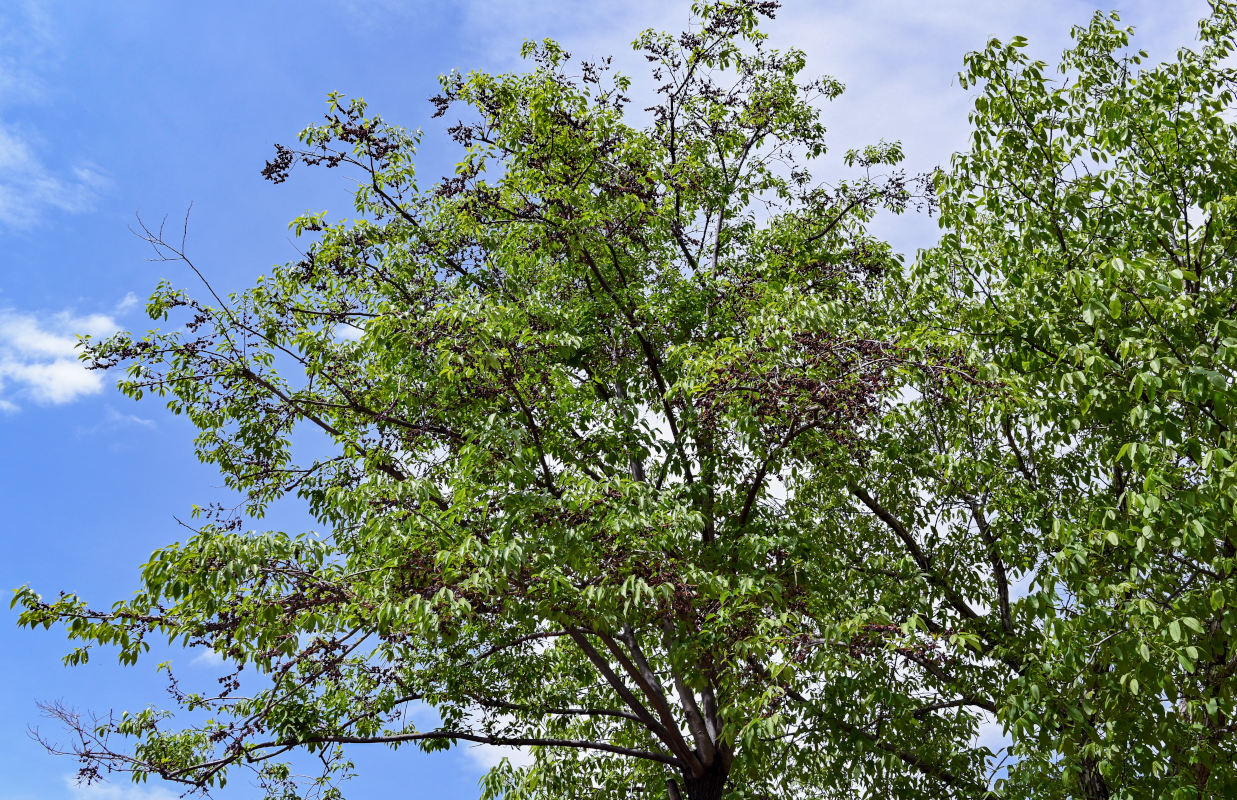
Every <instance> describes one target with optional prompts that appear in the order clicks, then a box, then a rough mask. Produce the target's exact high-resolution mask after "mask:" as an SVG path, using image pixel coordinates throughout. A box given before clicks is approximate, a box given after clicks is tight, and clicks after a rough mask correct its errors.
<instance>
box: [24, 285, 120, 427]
mask: <svg viewBox="0 0 1237 800" xmlns="http://www.w3.org/2000/svg"><path fill="white" fill-rule="evenodd" d="M118 327H119V326H117V324H116V322H115V320H114V319H112V317H110V316H108V315H106V314H88V315H85V316H78V315H76V314H74V313H73V312H71V311H61V312H58V313H55V314H48V315H44V316H36V315H33V314H26V313H20V312H17V311H13V310H11V309H0V410H3V411H9V412H12V411H15V410H17V409H16V403H15V400H14V398H16V397H24V398H27V399H30V400H32V401H34V402H35V403H39V404H52V405H58V404H61V403H68V402H71V401H73V400H76V399H78V398H79V397H82V396H84V395H89V394H97V393H98V392H99V391H101V390H102V388H103V378H102V375H101V374H100V373H98V372H92V371H90V370H88V369H86V367H85V366H84V365H83V364H82V363H81V362H80V361H78V360H77V350H76V345H77V339H76V335H77V334H90V335H92V336H106V335H107V334H110V333H113V332H115V331H116V330H117V329H118ZM113 413H115V412H113ZM117 416H123V415H117ZM134 419H138V418H134ZM113 421H116V420H113Z"/></svg>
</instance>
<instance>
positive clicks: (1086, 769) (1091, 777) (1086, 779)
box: [1078, 756, 1112, 800]
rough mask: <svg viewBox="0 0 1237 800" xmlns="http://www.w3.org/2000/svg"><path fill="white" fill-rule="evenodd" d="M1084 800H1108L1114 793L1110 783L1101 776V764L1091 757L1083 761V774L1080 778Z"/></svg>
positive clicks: (1086, 757)
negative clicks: (1109, 785)
mask: <svg viewBox="0 0 1237 800" xmlns="http://www.w3.org/2000/svg"><path fill="white" fill-rule="evenodd" d="M1078 782H1079V784H1080V788H1081V789H1082V796H1083V798H1084V800H1108V798H1109V797H1111V796H1112V792H1111V791H1110V790H1109V788H1108V781H1106V780H1104V776H1103V775H1101V774H1100V769H1099V763H1098V762H1097V761H1096V760H1095V759H1094V758H1091V757H1089V756H1084V757H1083V759H1082V774H1081V775H1080V776H1079V778H1078Z"/></svg>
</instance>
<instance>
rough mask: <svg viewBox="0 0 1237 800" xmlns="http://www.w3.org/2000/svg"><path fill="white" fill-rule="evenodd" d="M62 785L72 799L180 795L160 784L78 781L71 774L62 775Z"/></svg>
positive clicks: (172, 799)
mask: <svg viewBox="0 0 1237 800" xmlns="http://www.w3.org/2000/svg"><path fill="white" fill-rule="evenodd" d="M64 785H65V787H66V788H67V789H68V790H69V797H71V798H73V800H178V799H179V798H180V795H179V794H177V793H175V792H172V791H170V790H168V789H165V788H163V787H161V786H134V785H133V784H123V783H92V784H90V785H89V786H87V785H86V784H83V783H78V782H77V778H76V777H75V776H72V775H65V776H64Z"/></svg>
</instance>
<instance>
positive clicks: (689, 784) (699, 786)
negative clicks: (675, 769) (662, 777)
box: [666, 763, 730, 800]
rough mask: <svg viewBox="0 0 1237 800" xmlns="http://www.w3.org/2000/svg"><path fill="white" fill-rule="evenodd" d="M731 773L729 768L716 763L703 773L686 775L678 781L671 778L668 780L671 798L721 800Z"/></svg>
mask: <svg viewBox="0 0 1237 800" xmlns="http://www.w3.org/2000/svg"><path fill="white" fill-rule="evenodd" d="M729 773H730V770H729V769H728V768H726V767H723V766H721V765H720V764H716V763H715V764H714V765H713V766H712V767H710V768H709V769H707V770H706V771H705V773H704V774H703V775H699V776H695V777H693V776H691V775H684V776H683V777H682V778H680V779H679V780H678V781H675V780H674V779H671V780H669V781H667V782H666V783H667V785H668V788H669V790H670V800H721V798H722V795H723V794H724V793H725V791H726V778H727V777H728V776H729ZM680 787H682V788H681V789H680Z"/></svg>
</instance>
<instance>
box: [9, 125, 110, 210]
mask: <svg viewBox="0 0 1237 800" xmlns="http://www.w3.org/2000/svg"><path fill="white" fill-rule="evenodd" d="M107 185H108V178H107V176H106V175H105V174H104V173H103V171H102V170H101V169H100V168H99V167H97V166H95V165H93V164H88V163H83V164H78V165H76V166H74V167H72V168H70V169H68V170H64V171H56V170H53V169H51V168H49V167H48V166H47V165H46V164H45V163H43V161H42V160H41V159H40V158H39V156H38V155H37V154H36V153H35V150H34V148H33V146H32V145H31V137H29V136H27V135H25V134H24V133H23V131H21V130H20V129H19V128H18V127H17V126H14V125H5V124H4V123H2V122H0V225H7V226H10V227H14V228H26V227H29V226H31V225H33V224H35V223H37V222H38V221H39V220H40V219H42V217H43V215H44V214H45V213H46V212H48V211H51V210H57V211H66V212H69V213H79V212H82V211H89V210H90V209H92V208H94V204H95V200H96V199H97V197H98V195H99V191H100V190H101V189H103V188H105V187H106V186H107Z"/></svg>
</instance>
